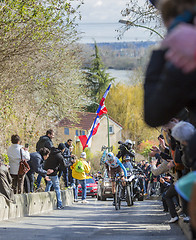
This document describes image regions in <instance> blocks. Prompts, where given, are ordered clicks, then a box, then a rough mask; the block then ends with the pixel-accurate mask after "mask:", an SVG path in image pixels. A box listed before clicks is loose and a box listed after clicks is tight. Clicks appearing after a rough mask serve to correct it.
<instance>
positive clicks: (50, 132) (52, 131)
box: [46, 129, 54, 135]
mask: <svg viewBox="0 0 196 240" xmlns="http://www.w3.org/2000/svg"><path fill="white" fill-rule="evenodd" d="M53 133H54V130H53V129H48V130H47V131H46V135H48V134H50V135H52V134H53Z"/></svg>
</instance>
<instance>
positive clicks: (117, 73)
mask: <svg viewBox="0 0 196 240" xmlns="http://www.w3.org/2000/svg"><path fill="white" fill-rule="evenodd" d="M106 72H107V73H109V74H110V76H111V77H114V78H115V83H116V84H117V83H119V82H121V83H124V84H127V85H130V84H132V79H131V77H132V76H133V72H134V71H132V70H116V69H107V70H106Z"/></svg>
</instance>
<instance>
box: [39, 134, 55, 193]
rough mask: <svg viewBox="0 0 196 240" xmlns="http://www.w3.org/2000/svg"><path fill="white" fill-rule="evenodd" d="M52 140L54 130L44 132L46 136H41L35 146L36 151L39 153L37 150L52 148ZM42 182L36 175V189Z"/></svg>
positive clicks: (40, 177)
mask: <svg viewBox="0 0 196 240" xmlns="http://www.w3.org/2000/svg"><path fill="white" fill-rule="evenodd" d="M53 138H54V130H53V129H49V130H47V131H46V135H44V136H41V137H40V138H39V141H38V142H37V144H36V151H37V152H39V150H40V149H41V148H44V147H45V148H47V149H49V150H50V149H51V148H52V147H53V142H52V139H53ZM41 180H42V176H41V175H38V177H37V181H36V182H37V189H38V188H39V187H40V183H41Z"/></svg>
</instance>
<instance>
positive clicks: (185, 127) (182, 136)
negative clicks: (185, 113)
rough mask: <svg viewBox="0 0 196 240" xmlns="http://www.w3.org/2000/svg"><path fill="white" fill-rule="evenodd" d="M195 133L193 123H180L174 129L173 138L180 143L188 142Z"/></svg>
mask: <svg viewBox="0 0 196 240" xmlns="http://www.w3.org/2000/svg"><path fill="white" fill-rule="evenodd" d="M195 132H196V129H195V127H194V126H193V125H192V124H191V123H189V122H184V121H180V122H179V123H177V124H176V125H175V126H174V127H173V128H172V137H174V138H175V139H176V140H177V141H180V142H183V141H188V140H189V139H190V138H191V137H192V136H193V134H195Z"/></svg>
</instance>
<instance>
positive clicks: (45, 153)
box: [27, 147, 53, 192]
mask: <svg viewBox="0 0 196 240" xmlns="http://www.w3.org/2000/svg"><path fill="white" fill-rule="evenodd" d="M49 154H50V150H49V149H48V148H45V147H44V148H41V149H40V150H39V152H34V153H31V154H30V160H29V161H28V164H29V166H30V170H29V171H28V173H27V176H28V177H29V180H30V191H31V192H33V190H34V174H35V173H38V174H40V175H41V176H42V177H44V178H45V179H46V181H49V180H50V179H49V177H48V176H47V174H50V173H52V172H53V170H52V169H48V170H47V171H46V170H44V169H43V161H45V160H46V159H47V158H48V157H49Z"/></svg>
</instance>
